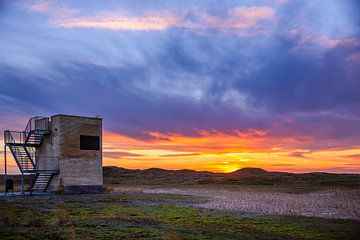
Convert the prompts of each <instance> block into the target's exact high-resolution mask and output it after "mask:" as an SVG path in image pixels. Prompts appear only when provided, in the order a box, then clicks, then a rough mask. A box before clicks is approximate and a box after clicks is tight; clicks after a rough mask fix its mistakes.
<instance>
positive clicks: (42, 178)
mask: <svg viewBox="0 0 360 240" xmlns="http://www.w3.org/2000/svg"><path fill="white" fill-rule="evenodd" d="M53 176H54V173H51V172H43V173H37V174H36V178H35V180H34V182H33V185H32V187H31V188H32V191H33V192H46V189H47V187H48V186H49V184H50V182H51V179H52V177H53Z"/></svg>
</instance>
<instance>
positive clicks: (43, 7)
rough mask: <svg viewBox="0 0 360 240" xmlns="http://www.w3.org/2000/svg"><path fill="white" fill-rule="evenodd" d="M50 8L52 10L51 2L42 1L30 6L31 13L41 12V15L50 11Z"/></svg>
mask: <svg viewBox="0 0 360 240" xmlns="http://www.w3.org/2000/svg"><path fill="white" fill-rule="evenodd" d="M49 8H50V2H48V1H40V2H37V3H34V4H32V5H29V6H28V9H29V10H30V11H32V12H39V13H41V12H46V11H48V10H49Z"/></svg>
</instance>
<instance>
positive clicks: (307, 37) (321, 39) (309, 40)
mask: <svg viewBox="0 0 360 240" xmlns="http://www.w3.org/2000/svg"><path fill="white" fill-rule="evenodd" d="M285 35H286V36H287V37H288V38H290V39H294V40H296V41H297V44H298V45H299V46H300V47H301V46H304V47H307V46H318V47H321V48H322V49H329V48H335V47H356V46H359V45H360V40H359V39H355V38H338V39H334V38H329V37H327V36H324V35H321V34H315V33H312V32H310V31H307V30H305V29H302V28H295V29H292V30H290V31H288V32H287V33H286V34H285Z"/></svg>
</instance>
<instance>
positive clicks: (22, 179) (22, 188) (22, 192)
mask: <svg viewBox="0 0 360 240" xmlns="http://www.w3.org/2000/svg"><path fill="white" fill-rule="evenodd" d="M21 194H25V191H24V173H23V172H21Z"/></svg>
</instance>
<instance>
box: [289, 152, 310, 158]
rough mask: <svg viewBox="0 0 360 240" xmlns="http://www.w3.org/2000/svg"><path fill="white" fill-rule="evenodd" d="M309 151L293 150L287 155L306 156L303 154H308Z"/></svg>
mask: <svg viewBox="0 0 360 240" xmlns="http://www.w3.org/2000/svg"><path fill="white" fill-rule="evenodd" d="M308 153H309V151H305V152H304V151H295V152H292V153H290V154H289V155H288V156H290V157H296V158H307V157H306V156H304V154H308Z"/></svg>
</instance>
